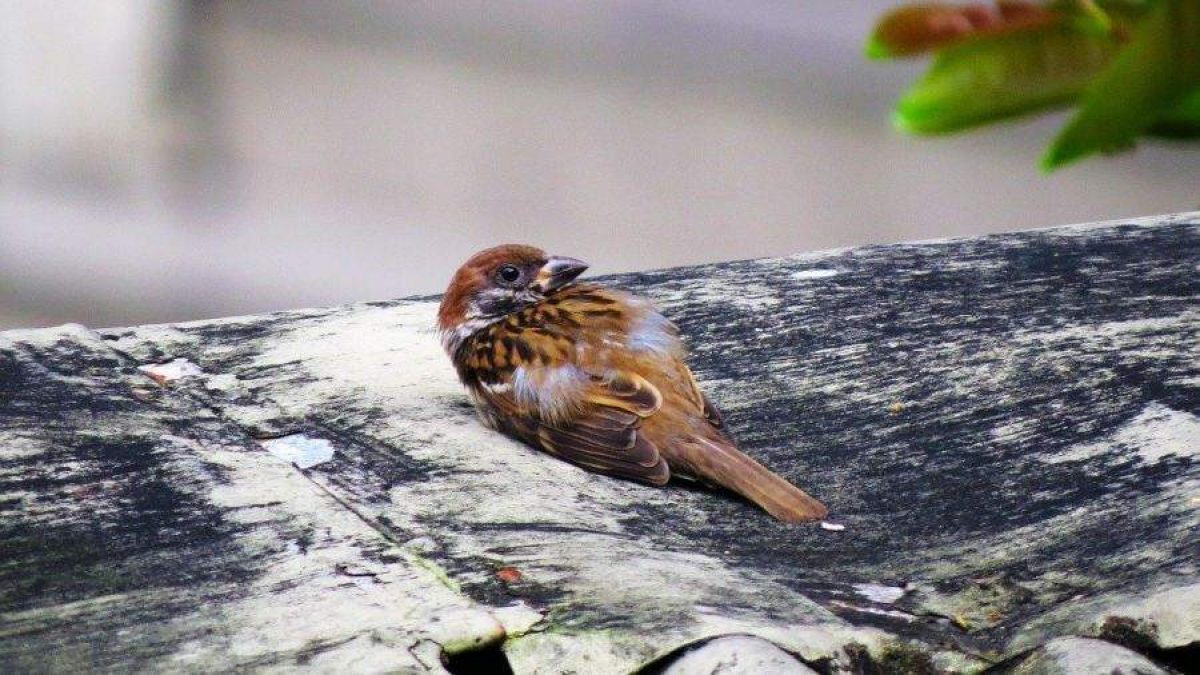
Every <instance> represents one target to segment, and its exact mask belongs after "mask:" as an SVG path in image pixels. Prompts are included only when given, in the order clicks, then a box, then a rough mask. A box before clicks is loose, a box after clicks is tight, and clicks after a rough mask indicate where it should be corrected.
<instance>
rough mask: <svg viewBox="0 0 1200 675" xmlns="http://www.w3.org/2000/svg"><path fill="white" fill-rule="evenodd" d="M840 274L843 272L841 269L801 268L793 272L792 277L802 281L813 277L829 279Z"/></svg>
mask: <svg viewBox="0 0 1200 675" xmlns="http://www.w3.org/2000/svg"><path fill="white" fill-rule="evenodd" d="M839 274H841V271H839V270H828V269H825V270H823V269H814V270H800V271H799V272H792V278H793V279H798V280H800V281H810V280H813V279H828V278H830V277H836V276H837V275H839Z"/></svg>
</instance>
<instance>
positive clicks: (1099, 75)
mask: <svg viewBox="0 0 1200 675" xmlns="http://www.w3.org/2000/svg"><path fill="white" fill-rule="evenodd" d="M947 27H949V28H947ZM923 51H932V52H933V63H932V65H931V66H930V68H929V70H928V71H927V72H926V73H925V75H924V76H923V77H921V78H920V79H919V80H918V81H917V82H915V83H914V84H913V85H912V86H911V87H910V88H909V89H908V91H906V92H905V93H904V94H903V95H902V96H901V97H900V99H899V101H898V102H897V104H896V109H895V112H894V114H893V121H894V122H895V124H896V126H897V127H898V128H900V129H901V130H903V131H906V132H909V133H916V134H936V133H945V132H951V131H958V130H962V129H966V128H970V127H973V126H977V125H980V124H984V123H987V122H991V121H995V120H999V119H1005V118H1010V117H1014V116H1018V115H1025V114H1029V113H1032V112H1036V111H1039V110H1044V109H1047V108H1051V107H1057V106H1063V105H1069V104H1073V103H1080V108H1079V110H1078V112H1077V114H1076V115H1075V117H1074V118H1073V119H1072V120H1071V121H1070V123H1069V124H1068V125H1067V126H1066V128H1065V129H1064V130H1063V131H1062V132H1061V134H1060V135H1059V137H1058V138H1057V139H1056V140H1055V141H1054V143H1053V144H1052V145H1051V147H1050V149H1049V150H1048V151H1047V153H1046V156H1045V157H1044V158H1043V161H1042V167H1043V168H1044V169H1045V170H1047V171H1051V170H1054V169H1056V168H1059V167H1061V166H1063V165H1065V164H1068V163H1070V162H1073V161H1076V160H1078V159H1080V158H1083V157H1086V156H1089V155H1092V154H1094V153H1098V152H1113V151H1116V150H1121V149H1124V148H1128V147H1131V146H1132V145H1133V144H1134V143H1135V142H1136V141H1137V139H1138V138H1139V137H1141V136H1143V135H1146V134H1151V135H1158V136H1168V137H1174V138H1197V137H1200V0H1057V1H1054V2H1050V3H1048V4H1044V5H1034V4H1032V3H1012V2H1009V3H1001V4H998V5H997V6H996V7H995V8H987V7H981V6H980V5H928V4H923V5H911V6H907V7H901V8H899V9H897V10H895V11H893V12H891V13H889V14H888V15H887V16H885V17H884V18H883V19H881V20H880V22H879V25H878V26H877V27H876V30H875V31H874V32H873V34H872V35H871V37H870V38H869V40H868V42H867V54H868V56H870V57H872V58H897V57H901V56H910V55H913V54H917V53H920V52H923Z"/></svg>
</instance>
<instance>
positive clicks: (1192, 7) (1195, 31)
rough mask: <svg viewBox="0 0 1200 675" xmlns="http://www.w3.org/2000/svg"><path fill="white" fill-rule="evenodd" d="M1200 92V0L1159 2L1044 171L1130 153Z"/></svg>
mask: <svg viewBox="0 0 1200 675" xmlns="http://www.w3.org/2000/svg"><path fill="white" fill-rule="evenodd" d="M1198 86H1200V0H1159V2H1157V3H1156V4H1155V5H1154V6H1153V7H1151V8H1150V10H1149V11H1148V12H1147V13H1146V15H1145V17H1144V18H1143V19H1142V20H1141V21H1139V22H1138V24H1137V25H1136V26H1135V27H1134V31H1133V36H1132V38H1131V39H1130V41H1129V43H1128V44H1127V45H1126V46H1125V47H1124V48H1123V49H1122V50H1121V51H1120V53H1118V54H1117V56H1116V58H1114V59H1113V62H1112V65H1111V66H1109V67H1108V69H1106V70H1105V71H1104V72H1103V73H1102V74H1101V75H1100V76H1099V77H1098V78H1097V79H1096V81H1095V83H1094V84H1093V85H1092V86H1091V87H1089V89H1088V91H1087V93H1086V95H1085V97H1084V101H1083V106H1082V107H1081V108H1080V110H1079V112H1078V113H1077V114H1076V116H1075V118H1074V119H1072V120H1071V122H1070V123H1069V124H1068V125H1067V127H1066V128H1065V129H1064V130H1063V131H1062V133H1061V134H1060V135H1059V136H1058V138H1057V139H1055V141H1054V143H1053V144H1052V145H1051V146H1050V149H1049V151H1048V152H1047V153H1046V156H1045V157H1044V158H1043V159H1042V168H1043V169H1044V170H1046V171H1052V170H1054V169H1056V168H1058V167H1061V166H1063V165H1064V164H1068V163H1070V162H1073V161H1075V160H1078V159H1081V158H1083V157H1086V156H1088V155H1090V154H1093V153H1096V152H1112V151H1115V150H1120V149H1124V148H1128V147H1130V146H1132V145H1133V144H1134V142H1135V141H1136V140H1137V137H1138V136H1140V135H1141V134H1142V133H1144V132H1145V131H1147V130H1148V129H1149V128H1150V127H1151V125H1153V124H1154V123H1155V122H1156V121H1157V120H1159V119H1162V118H1164V117H1165V116H1168V115H1169V114H1170V113H1171V112H1172V111H1173V110H1174V109H1175V108H1177V107H1178V106H1180V105H1182V104H1183V102H1184V99H1185V98H1186V97H1187V96H1188V95H1189V94H1190V93H1191V92H1192V91H1194V90H1195V89H1196V88H1197V87H1198Z"/></svg>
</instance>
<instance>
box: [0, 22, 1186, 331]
mask: <svg viewBox="0 0 1200 675" xmlns="http://www.w3.org/2000/svg"><path fill="white" fill-rule="evenodd" d="M894 4H895V3H893V2H890V1H882V0H875V1H870V2H866V1H861V0H860V1H858V2H796V0H762V1H757V2H739V3H730V2H724V1H717V0H694V1H692V2H650V1H642V0H612V1H609V2H594V3H574V2H571V3H564V2H559V1H557V0H534V1H529V2H508V1H505V0H489V1H487V2H453V3H452V2H404V1H402V0H392V1H383V0H380V1H374V2H370V1H354V2H350V1H344V2H326V1H324V0H288V1H286V2H284V1H279V2H265V1H264V2H237V1H232V0H229V1H219V0H105V1H104V2H95V3H92V2H56V3H49V2H43V1H41V0H2V1H0V329H2V328H12V327H18V326H39V325H48V324H53V323H60V322H65V321H76V322H82V323H85V324H88V325H92V326H96V327H100V326H113V325H124V324H134V323H144V322H161V321H176V320H184V319H195V318H203V317H212V316H221V315H229V314H241V313H253V312H262V311H269V310H275V309H286V308H293V307H300V306H311V305H325V304H335V303H343V302H349V301H354V300H368V299H383V298H392V297H398V296H403V295H411V294H426V293H433V292H439V291H440V290H441V289H442V288H444V286H445V284H446V282H447V280H448V278H449V276H450V274H451V273H452V272H453V270H454V269H455V268H456V267H457V266H458V265H459V264H460V263H461V262H462V260H463V259H465V258H466V257H467V256H468V255H470V254H471V253H473V252H474V251H475V250H477V249H480V248H483V247H486V246H490V245H493V244H496V243H501V242H508V241H519V242H527V243H532V244H536V245H539V246H541V247H543V248H546V249H548V250H550V251H554V252H559V253H564V254H569V255H573V256H576V257H580V258H584V259H586V260H589V261H590V262H592V263H593V269H594V270H595V272H597V273H604V272H614V271H625V270H636V269H646V268H656V267H665V266H672V265H681V264H687V263H698V262H708V261H715V260H725V259H735V258H747V257H758V256H777V255H784V254H788V253H795V252H800V251H808V250H815V249H823V248H830V247H838V246H846V245H853V244H863V243H870V242H891V241H899V240H906V239H923V238H934V237H946V236H959V235H974V234H981V233H986V232H996V231H1003V230H1015V229H1025V228H1032V227H1042V226H1048V225H1054V224H1064V223H1072V222H1081V221H1091V220H1101V219H1112V218H1119V217H1126V216H1135V215H1148V214H1155V213H1164V212H1173V211H1184V210H1194V209H1197V208H1200V189H1198V188H1200V153H1197V152H1196V151H1195V150H1190V149H1188V147H1186V146H1171V145H1153V144H1145V145H1143V146H1141V147H1140V148H1139V149H1138V150H1137V151H1136V152H1134V153H1129V154H1125V155H1122V156H1119V157H1117V158H1114V159H1097V160H1091V161H1087V162H1084V163H1082V164H1079V165H1076V166H1073V167H1070V168H1068V169H1066V170H1063V171H1060V172H1059V173H1056V174H1054V175H1052V176H1043V175H1041V174H1040V173H1039V172H1038V170H1037V159H1038V157H1039V156H1040V155H1041V153H1042V151H1043V148H1044V147H1045V145H1046V144H1047V143H1048V142H1049V140H1050V139H1051V138H1052V137H1053V135H1054V133H1055V132H1056V130H1057V129H1058V128H1059V126H1060V125H1061V123H1062V121H1063V118H1062V116H1061V115H1051V116H1047V117H1042V118H1039V119H1035V120H1032V121H1022V122H1017V123H1007V124H1001V125H996V126H992V127H989V128H986V129H984V130H982V131H976V132H970V133H966V134H963V135H959V136H949V137H942V138H935V139H914V138H908V137H904V136H901V135H899V134H897V133H896V132H894V131H893V130H892V128H891V127H890V124H889V122H888V114H889V109H890V106H891V102H892V101H893V99H894V98H895V97H896V96H897V95H898V94H899V93H900V92H901V91H902V90H903V88H904V87H905V85H906V83H908V82H909V81H911V80H912V79H913V77H914V76H915V75H916V74H917V73H919V72H920V71H921V70H922V69H923V68H924V66H925V62H923V61H914V62H911V63H903V64H899V65H897V64H894V63H869V62H867V61H866V60H865V59H864V58H863V57H862V43H863V41H864V39H865V37H866V35H867V34H868V32H869V31H870V29H871V26H872V24H873V22H874V20H875V19H876V18H877V17H878V16H879V14H881V13H882V12H883V11H884V10H885V9H887V8H888V7H891V6H893V5H894Z"/></svg>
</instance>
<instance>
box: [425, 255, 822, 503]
mask: <svg viewBox="0 0 1200 675" xmlns="http://www.w3.org/2000/svg"><path fill="white" fill-rule="evenodd" d="M586 267H587V266H586V265H585V264H584V263H582V262H580V261H578V260H574V259H572V258H562V257H551V256H547V255H546V254H545V253H544V252H542V251H541V250H539V249H536V248H533V247H529V246H517V245H508V246H500V247H496V248H492V249H488V250H486V251H483V252H481V253H478V254H476V255H475V256H474V257H472V258H471V259H470V260H468V261H467V263H466V264H464V265H463V267H462V268H460V269H459V270H458V272H457V273H456V274H455V276H454V279H453V280H452V281H451V283H450V287H449V288H448V289H447V291H446V295H445V296H444V298H443V300H442V304H441V307H440V310H439V315H438V323H439V329H440V331H441V334H442V338H443V344H444V346H445V347H446V350H447V352H448V353H449V354H450V357H451V359H452V360H453V362H454V365H455V367H456V369H457V370H458V375H459V377H460V379H461V380H462V381H463V383H464V384H465V385H466V386H467V388H468V389H469V390H470V392H471V394H472V396H473V397H474V399H475V403H476V406H477V408H478V410H479V412H480V415H481V416H482V418H483V419H484V421H485V422H486V423H487V424H489V425H490V426H492V427H494V428H496V429H499V430H501V431H503V432H505V433H507V434H509V435H512V436H515V437H517V438H519V439H521V440H522V441H524V442H526V443H528V444H530V445H532V446H534V447H536V448H539V449H541V450H544V451H545V452H548V453H550V454H552V455H554V456H556V457H559V458H561V459H564V460H566V461H568V462H571V463H573V464H576V465H578V466H581V467H583V468H585V469H588V470H591V471H595V472H598V473H604V474H608V475H612V476H619V477H621V478H628V479H632V480H637V481H641V482H644V483H649V484H652V485H663V484H665V483H666V482H667V481H668V480H670V478H671V476H672V475H673V474H674V475H678V476H685V477H689V478H694V479H696V480H699V481H702V482H704V483H708V484H711V485H714V486H721V487H724V488H727V489H730V490H733V491H734V492H737V493H739V494H741V495H742V496H744V497H746V498H747V499H749V500H750V501H752V502H754V503H756V504H758V505H759V506H761V507H762V508H763V509H765V510H766V511H767V512H769V513H770V514H771V515H773V516H775V517H776V518H778V519H780V520H784V521H789V522H801V521H811V520H820V519H821V518H823V517H824V516H825V515H826V512H827V511H826V509H825V507H824V506H823V505H822V504H821V503H820V502H818V501H817V500H815V499H813V498H812V497H810V496H809V495H808V494H806V493H805V492H804V491H802V490H800V489H799V488H797V487H795V486H794V485H792V484H791V483H789V482H787V481H786V480H784V479H782V478H780V477H779V476H777V475H775V474H774V473H772V472H771V471H770V470H768V469H767V468H765V467H763V466H762V465H761V464H759V463H758V462H756V461H755V460H754V459H752V458H750V457H748V456H747V455H745V454H744V453H742V452H741V451H740V450H738V449H737V446H736V445H735V443H734V441H733V440H732V438H730V436H729V435H728V434H727V433H726V432H725V430H724V429H723V428H722V421H721V417H720V415H719V413H718V412H717V410H716V408H715V407H714V406H713V405H712V403H711V402H710V401H709V400H708V398H707V397H706V396H705V395H704V393H703V392H702V391H701V390H700V388H699V386H698V385H697V383H696V380H695V378H694V377H693V376H692V373H691V371H690V370H689V369H688V367H687V364H686V362H685V358H686V354H685V352H684V348H683V344H682V343H681V342H680V340H679V337H678V335H677V333H676V330H675V327H674V326H673V325H672V324H671V323H670V322H669V321H667V319H665V318H664V317H663V316H662V315H661V314H659V313H658V311H657V310H655V309H654V307H653V306H652V305H651V304H650V303H649V302H647V301H646V300H644V299H642V298H639V297H636V296H633V295H631V294H628V293H624V292H621V291H618V290H614V289H609V288H606V287H603V286H600V285H597V284H589V283H574V280H575V278H576V277H578V276H579V274H581V273H582V272H583V271H584V269H586Z"/></svg>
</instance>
